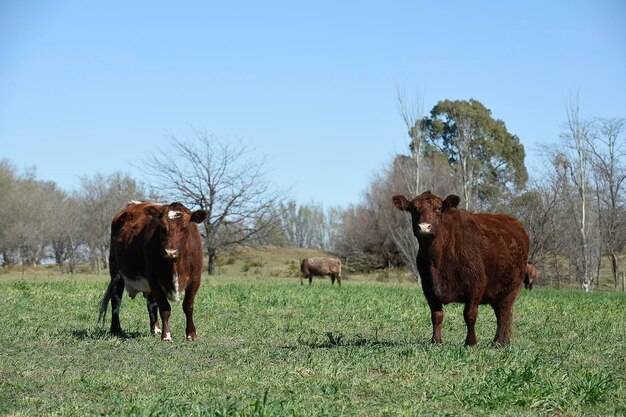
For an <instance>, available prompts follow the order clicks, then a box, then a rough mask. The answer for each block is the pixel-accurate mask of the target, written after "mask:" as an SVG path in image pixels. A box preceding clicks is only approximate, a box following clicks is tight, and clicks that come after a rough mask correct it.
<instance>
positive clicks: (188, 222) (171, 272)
mask: <svg viewBox="0 0 626 417" xmlns="http://www.w3.org/2000/svg"><path fill="white" fill-rule="evenodd" d="M206 216H207V212H206V211H204V210H197V211H194V212H191V211H190V210H189V209H188V208H186V207H185V206H183V205H182V204H181V203H172V204H169V205H167V204H156V203H140V202H134V201H133V202H131V203H129V204H128V205H127V206H126V208H124V209H123V210H122V211H120V212H119V213H117V214H116V215H115V217H113V221H112V222H111V252H110V254H109V269H110V273H111V281H110V282H109V285H108V287H107V289H106V291H105V292H104V295H103V297H102V300H101V301H100V318H99V321H102V322H104V317H105V316H106V311H107V305H108V303H109V300H110V301H111V310H112V316H111V333H113V334H120V333H121V332H122V329H121V327H120V304H121V301H122V295H123V294H124V288H126V291H127V292H128V295H129V296H130V298H135V296H136V295H137V294H138V293H143V296H144V297H145V298H146V301H147V305H148V313H149V315H150V331H151V332H152V333H153V334H156V333H162V334H161V339H162V340H164V341H171V340H172V336H171V333H170V325H169V318H170V314H171V310H172V309H171V307H170V303H169V302H168V299H169V300H171V301H178V300H179V298H180V294H181V292H183V291H184V292H185V298H184V300H183V311H184V312H185V316H186V318H187V326H186V333H187V340H196V337H197V336H196V327H195V325H194V323H193V303H194V299H195V297H196V292H197V291H198V288H199V287H200V274H201V273H202V241H201V240H200V232H199V231H198V226H197V224H196V223H201V222H202V221H203V220H204V219H205V218H206ZM157 307H158V310H159V312H160V314H161V320H162V322H163V331H162V332H161V329H159V324H158V318H157Z"/></svg>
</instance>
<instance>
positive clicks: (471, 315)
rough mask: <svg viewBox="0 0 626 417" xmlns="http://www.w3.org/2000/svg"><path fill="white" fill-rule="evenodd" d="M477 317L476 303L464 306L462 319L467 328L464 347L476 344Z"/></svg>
mask: <svg viewBox="0 0 626 417" xmlns="http://www.w3.org/2000/svg"><path fill="white" fill-rule="evenodd" d="M477 317H478V303H476V302H472V301H470V302H468V303H466V304H465V310H464V311H463V318H464V319H465V325H466V326H467V337H466V338H465V346H474V345H475V344H476V318H477Z"/></svg>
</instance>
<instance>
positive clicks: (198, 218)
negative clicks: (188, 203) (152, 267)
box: [144, 203, 207, 261]
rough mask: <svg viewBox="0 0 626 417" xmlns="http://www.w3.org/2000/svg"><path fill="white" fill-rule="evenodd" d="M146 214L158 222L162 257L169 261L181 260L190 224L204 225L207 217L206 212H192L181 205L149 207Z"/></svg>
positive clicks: (145, 210)
mask: <svg viewBox="0 0 626 417" xmlns="http://www.w3.org/2000/svg"><path fill="white" fill-rule="evenodd" d="M144 213H145V214H146V215H148V216H150V217H152V218H153V219H154V220H156V221H157V224H158V229H159V230H158V233H159V237H160V241H161V250H162V251H163V252H162V255H163V258H164V259H167V260H169V261H176V260H178V258H180V256H181V253H182V252H183V250H184V245H185V243H186V242H187V236H188V233H189V230H188V228H189V226H190V223H192V222H193V223H202V222H203V221H204V219H206V216H207V212H206V211H204V210H196V211H194V212H192V211H191V210H189V209H188V208H187V207H185V206H184V205H182V204H181V203H172V204H169V205H163V206H160V207H158V206H147V207H146V208H145V209H144Z"/></svg>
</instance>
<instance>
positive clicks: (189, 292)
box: [183, 279, 200, 341]
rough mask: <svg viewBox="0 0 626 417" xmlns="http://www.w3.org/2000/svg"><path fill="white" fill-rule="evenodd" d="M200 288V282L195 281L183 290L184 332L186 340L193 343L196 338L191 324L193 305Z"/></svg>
mask: <svg viewBox="0 0 626 417" xmlns="http://www.w3.org/2000/svg"><path fill="white" fill-rule="evenodd" d="M199 287H200V280H199V279H198V280H196V281H194V282H192V283H190V284H189V287H188V288H187V289H186V290H185V299H184V300H183V311H184V312H185V317H186V321H187V325H186V327H185V331H186V334H187V340H191V341H195V340H196V339H197V338H198V336H197V334H196V326H195V324H194V322H193V303H194V300H195V298H196V293H197V292H198V288H199Z"/></svg>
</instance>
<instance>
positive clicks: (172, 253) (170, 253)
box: [163, 249, 179, 261]
mask: <svg viewBox="0 0 626 417" xmlns="http://www.w3.org/2000/svg"><path fill="white" fill-rule="evenodd" d="M163 257H164V258H165V259H167V260H169V261H175V260H177V259H178V258H179V254H178V249H165V255H164V256H163Z"/></svg>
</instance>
